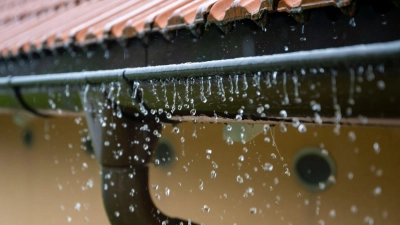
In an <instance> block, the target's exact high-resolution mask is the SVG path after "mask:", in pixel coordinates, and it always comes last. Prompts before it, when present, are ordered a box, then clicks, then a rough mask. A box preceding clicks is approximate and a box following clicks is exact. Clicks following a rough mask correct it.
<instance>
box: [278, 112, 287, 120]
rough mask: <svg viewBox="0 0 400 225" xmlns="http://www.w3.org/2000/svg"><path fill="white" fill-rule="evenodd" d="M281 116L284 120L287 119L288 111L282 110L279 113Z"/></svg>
mask: <svg viewBox="0 0 400 225" xmlns="http://www.w3.org/2000/svg"><path fill="white" fill-rule="evenodd" d="M279 116H280V117H283V118H286V117H287V112H286V110H281V111H280V112H279Z"/></svg>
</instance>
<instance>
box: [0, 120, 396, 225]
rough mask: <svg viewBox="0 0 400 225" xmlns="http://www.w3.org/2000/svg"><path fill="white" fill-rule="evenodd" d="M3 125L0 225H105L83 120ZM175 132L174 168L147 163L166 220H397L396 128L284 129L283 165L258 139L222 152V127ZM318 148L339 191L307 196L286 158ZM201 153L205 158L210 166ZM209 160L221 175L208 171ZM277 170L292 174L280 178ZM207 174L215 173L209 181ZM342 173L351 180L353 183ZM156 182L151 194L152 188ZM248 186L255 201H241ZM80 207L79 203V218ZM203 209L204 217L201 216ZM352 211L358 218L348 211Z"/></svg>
mask: <svg viewBox="0 0 400 225" xmlns="http://www.w3.org/2000/svg"><path fill="white" fill-rule="evenodd" d="M0 126H1V130H0V139H1V143H2V145H1V147H0V169H1V170H2V171H3V172H2V173H1V180H2V183H1V184H2V185H1V186H0V218H1V219H0V220H1V222H0V223H1V224H24V225H25V224H32V225H36V224H57V225H58V224H100V225H101V224H109V223H108V220H107V218H106V215H105V212H104V208H103V203H102V199H101V187H100V186H101V185H100V179H99V178H100V175H99V169H100V167H99V165H98V163H97V161H96V159H94V158H92V157H90V155H89V154H87V152H85V151H84V150H82V149H81V147H80V145H81V144H82V143H81V138H82V137H84V136H85V135H86V133H85V131H84V129H85V128H86V127H85V126H86V125H85V124H84V118H81V122H80V124H77V123H76V122H75V118H54V119H47V120H43V119H33V120H31V121H30V122H28V123H25V124H24V125H23V127H21V126H17V125H15V123H14V121H13V117H12V116H2V117H0ZM27 127H29V128H31V129H32V131H33V145H32V146H31V147H27V146H25V145H24V143H23V139H22V133H23V131H24V129H25V128H27ZM178 127H179V129H180V132H179V133H178V134H175V133H172V132H171V130H172V126H170V125H167V126H166V128H165V130H164V131H163V135H162V138H163V139H164V140H168V141H170V142H171V143H172V145H173V146H174V151H175V154H176V155H175V157H177V159H178V160H177V161H174V162H173V163H172V164H171V165H170V166H169V167H162V166H158V167H155V166H154V165H150V168H151V169H150V171H151V174H150V184H149V187H150V192H151V196H152V197H153V201H154V202H155V203H156V205H157V206H158V207H159V208H160V210H161V211H163V212H165V213H167V214H169V215H173V216H177V217H180V218H186V219H188V218H190V219H191V220H192V221H195V222H202V223H205V224H234V223H236V224H238V225H239V224H255V225H259V224H293V225H295V224H300V225H303V224H304V225H306V224H318V223H320V224H322V222H325V224H364V222H365V221H367V222H368V221H370V222H371V221H372V220H371V219H372V218H373V220H374V224H389V225H390V224H398V221H400V214H399V213H398V212H399V211H400V201H398V199H399V197H400V194H399V192H398V190H400V181H399V180H398V171H400V170H399V169H400V166H399V163H398V162H399V161H400V151H398V149H397V148H398V146H399V142H400V140H399V137H400V129H398V128H376V127H342V128H341V130H340V131H341V134H340V135H339V136H336V135H335V134H334V133H333V131H332V130H333V127H332V126H326V127H320V126H315V127H313V126H310V125H309V126H307V132H306V133H299V132H298V131H297V129H295V128H293V127H291V126H288V131H287V133H281V132H280V131H279V129H277V128H276V129H275V140H276V144H277V146H278V148H279V150H280V153H281V155H282V156H283V157H284V160H283V161H280V160H279V157H278V158H277V159H273V158H272V157H271V153H275V154H276V155H278V153H277V152H276V149H275V147H274V146H272V144H271V142H270V143H267V142H265V141H264V138H265V136H264V134H263V133H261V134H260V135H258V136H256V137H255V138H254V139H252V140H251V141H250V142H248V143H247V144H245V145H243V144H242V143H238V142H235V143H234V144H233V145H231V146H228V145H227V143H226V141H225V140H223V129H225V125H222V124H200V123H198V124H197V125H196V130H197V136H198V138H197V139H193V138H192V133H193V129H194V125H193V124H192V123H185V124H180V125H179V126H178ZM350 131H353V132H354V133H355V134H356V140H355V141H354V142H352V141H350V140H349V138H348V133H349V132H350ZM182 137H184V142H182V141H181V140H182ZM268 137H270V138H271V135H270V133H268ZM375 142H377V143H379V146H380V153H379V154H377V153H376V152H375V151H374V149H373V144H374V143H375ZM321 144H323V145H324V148H325V149H326V150H327V151H328V153H329V156H330V157H332V158H333V159H334V161H335V163H336V168H337V176H336V184H334V185H332V186H331V187H329V188H327V189H326V190H324V191H321V192H312V191H308V190H307V189H306V188H304V187H303V186H302V185H301V184H300V183H299V182H298V181H297V179H296V177H295V173H294V168H293V158H294V155H295V154H296V153H297V152H298V151H299V150H300V149H302V148H303V147H307V146H315V147H320V146H321ZM244 147H246V148H247V149H248V152H247V153H245V152H244V151H243V148H244ZM207 149H211V150H212V154H209V156H210V159H208V158H207V155H208V154H207V153H206V150H207ZM183 151H184V155H182V152H183ZM240 156H243V157H244V160H243V161H240V160H239V157H240ZM212 162H215V163H216V164H217V165H218V168H216V169H215V168H213V163H212ZM266 162H269V163H272V164H273V166H274V168H273V170H272V171H264V170H263V169H262V167H261V166H262V165H264V163H266ZM238 163H241V166H240V167H239V166H238ZM284 164H287V168H289V171H290V176H287V175H286V174H285V173H284V172H285V170H286V167H284ZM85 165H87V168H86V167H85ZM184 166H185V169H184ZM255 167H256V168H257V171H255V169H254V168H255ZM212 170H214V171H215V172H216V173H217V176H216V178H214V179H212V178H211V171H212ZM381 172H382V173H381ZM349 173H352V174H353V179H351V180H350V179H349V176H348V174H349ZM380 173H381V174H380ZM246 174H248V176H249V179H247V178H246ZM238 175H240V176H242V177H243V179H244V182H243V183H241V184H239V183H238V182H237V181H236V178H237V176H238ZM276 180H278V181H279V183H277V184H276ZM88 181H89V183H90V181H92V182H93V187H90V184H89V185H88ZM201 182H202V183H203V190H200V188H199V186H200V183H201ZM155 184H157V185H158V189H157V190H155V189H154V188H153V187H152V186H153V185H155ZM61 186H62V190H60V187H61ZM250 187H251V188H253V190H254V195H251V194H248V197H244V194H245V192H246V190H247V189H248V188H250ZM271 187H272V189H271ZM376 187H380V188H381V190H382V193H381V194H379V195H376V194H374V189H375V188H376ZM166 188H168V189H169V190H170V194H169V196H167V195H166V194H165V189H166ZM156 195H159V196H160V198H159V199H158V198H156V197H155V196H156ZM77 203H80V204H81V207H80V210H79V211H78V210H76V209H75V206H76V205H77ZM204 205H207V206H209V207H210V212H202V210H201V209H202V208H203V207H204ZM353 205H354V206H356V207H357V212H356V213H353V212H351V207H352V206H353ZM62 208H63V209H62ZM250 208H257V213H256V214H254V215H253V214H251V213H250ZM332 210H334V212H335V215H333V211H332ZM317 212H318V213H317ZM68 217H71V219H72V221H71V222H70V223H69V222H68ZM86 220H88V221H86Z"/></svg>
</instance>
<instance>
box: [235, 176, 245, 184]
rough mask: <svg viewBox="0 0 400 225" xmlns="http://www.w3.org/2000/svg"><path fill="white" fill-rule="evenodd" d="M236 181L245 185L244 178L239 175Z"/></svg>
mask: <svg viewBox="0 0 400 225" xmlns="http://www.w3.org/2000/svg"><path fill="white" fill-rule="evenodd" d="M236 181H237V182H238V183H239V184H242V183H243V177H242V176H240V175H238V176H237V177H236Z"/></svg>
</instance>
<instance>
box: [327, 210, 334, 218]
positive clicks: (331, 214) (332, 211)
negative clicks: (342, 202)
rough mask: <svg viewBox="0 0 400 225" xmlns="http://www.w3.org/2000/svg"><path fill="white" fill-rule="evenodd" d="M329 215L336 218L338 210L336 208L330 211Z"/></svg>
mask: <svg viewBox="0 0 400 225" xmlns="http://www.w3.org/2000/svg"><path fill="white" fill-rule="evenodd" d="M329 216H330V217H332V218H335V217H336V211H335V210H334V209H332V210H331V211H329Z"/></svg>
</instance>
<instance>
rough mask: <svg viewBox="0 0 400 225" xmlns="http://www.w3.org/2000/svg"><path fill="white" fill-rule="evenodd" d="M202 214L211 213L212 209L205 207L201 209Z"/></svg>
mask: <svg viewBox="0 0 400 225" xmlns="http://www.w3.org/2000/svg"><path fill="white" fill-rule="evenodd" d="M201 211H202V212H210V207H209V206H208V205H204V206H203V208H201Z"/></svg>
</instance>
